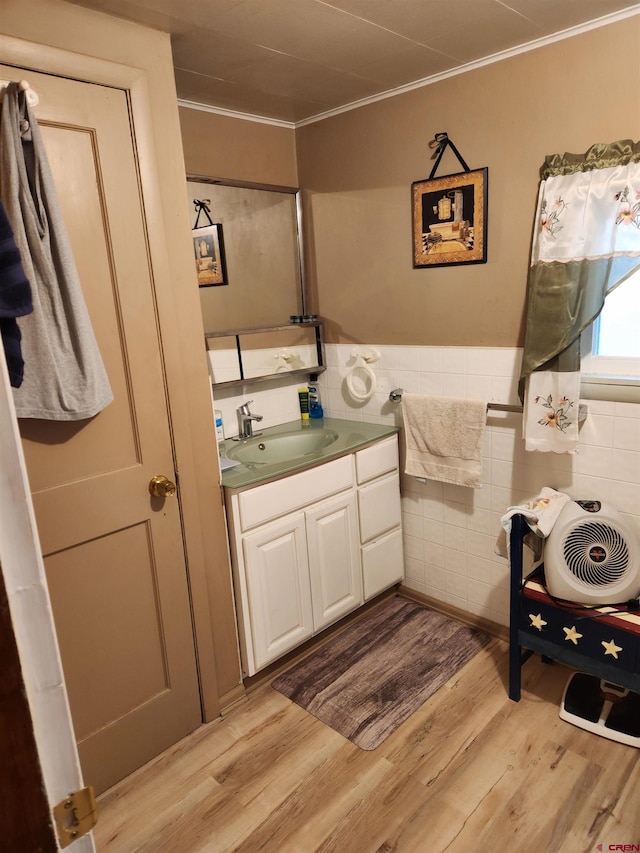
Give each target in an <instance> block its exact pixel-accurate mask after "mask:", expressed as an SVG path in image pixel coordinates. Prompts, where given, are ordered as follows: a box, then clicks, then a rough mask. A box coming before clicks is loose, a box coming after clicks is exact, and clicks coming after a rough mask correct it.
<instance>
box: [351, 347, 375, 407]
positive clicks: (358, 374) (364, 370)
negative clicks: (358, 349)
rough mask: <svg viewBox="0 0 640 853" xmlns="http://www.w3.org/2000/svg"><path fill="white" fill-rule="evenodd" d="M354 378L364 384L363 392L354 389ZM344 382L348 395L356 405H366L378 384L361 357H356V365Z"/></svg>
mask: <svg viewBox="0 0 640 853" xmlns="http://www.w3.org/2000/svg"><path fill="white" fill-rule="evenodd" d="M356 378H360V379H362V381H363V382H364V388H365V390H364V392H361V391H359V390H358V389H357V388H356V387H355V382H354V380H355V379H356ZM346 381H347V389H348V391H349V394H351V396H352V397H353V399H354V400H356V401H357V402H358V403H366V402H367V401H368V400H370V399H371V398H372V397H373V394H374V392H375V390H376V386H377V384H378V380H377V379H376V375H375V373H374V372H373V370H372V369H371V368H370V367H369V365H368V364H367V363H366V361H365V360H364V358H363V357H362V356H361V355H358V356H357V357H356V363H355V364H354V365H353V368H352V370H351V373H350V374H349V375H348V376H347V379H346Z"/></svg>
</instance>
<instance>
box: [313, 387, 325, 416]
mask: <svg viewBox="0 0 640 853" xmlns="http://www.w3.org/2000/svg"><path fill="white" fill-rule="evenodd" d="M309 417H310V418H322V417H324V411H323V409H322V405H321V403H320V392H319V391H318V389H317V388H316V386H315V385H309Z"/></svg>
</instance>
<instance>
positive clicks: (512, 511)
mask: <svg viewBox="0 0 640 853" xmlns="http://www.w3.org/2000/svg"><path fill="white" fill-rule="evenodd" d="M570 500H571V498H570V497H569V495H565V493H564V492H556V491H555V489H550V488H548V487H547V486H545V487H544V488H543V489H542V490H541V492H540V494H539V495H538V496H537V497H535V498H533V499H532V500H530V501H527V503H525V504H521V505H520V506H510V507H509V508H508V509H507V511H506V513H505V514H504V515H503V516H502V518H501V519H500V523H501V525H502V530H501V531H500V533H499V535H498V541H497V542H496V548H495V552H496V554H498V555H499V556H501V557H507V558H508V557H509V534H510V533H511V519H512V518H513V516H514V515H523V516H524V517H525V518H526V521H527V524H528V525H529V528H530V530H531V534H527V536H526V537H525V540H524V541H525V544H526V545H527V546H528V547H529V548H531V550H532V551H533V554H534V557H535V558H536V559H540V557H541V555H542V540H543V539H546V538H547V536H548V535H549V534H550V533H551V531H552V530H553V525H554V524H555V523H556V520H557V518H558V516H559V515H560V510H561V509H562V507H563V506H564V505H565V504H566V503H567V502H568V501H570Z"/></svg>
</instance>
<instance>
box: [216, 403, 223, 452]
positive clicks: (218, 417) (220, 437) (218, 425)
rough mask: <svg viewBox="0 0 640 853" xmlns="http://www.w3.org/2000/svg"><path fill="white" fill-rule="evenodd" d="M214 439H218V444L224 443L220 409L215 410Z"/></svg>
mask: <svg viewBox="0 0 640 853" xmlns="http://www.w3.org/2000/svg"><path fill="white" fill-rule="evenodd" d="M215 411H216V438H217V439H218V444H220V442H221V441H224V426H223V423H222V412H221V411H220V409H216V410H215Z"/></svg>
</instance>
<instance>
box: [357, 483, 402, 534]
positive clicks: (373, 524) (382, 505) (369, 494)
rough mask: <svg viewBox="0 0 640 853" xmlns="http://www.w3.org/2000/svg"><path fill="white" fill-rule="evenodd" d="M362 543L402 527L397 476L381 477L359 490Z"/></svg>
mask: <svg viewBox="0 0 640 853" xmlns="http://www.w3.org/2000/svg"><path fill="white" fill-rule="evenodd" d="M358 510H359V518H360V541H361V542H363V543H364V542H368V541H369V540H370V539H375V537H376V536H381V535H382V534H383V533H386V532H387V530H392V529H393V528H394V527H400V520H401V507H400V481H399V477H398V475H397V474H389V475H387V476H386V477H381V478H380V479H378V480H376V481H375V482H373V483H367V485H366V486H363V487H362V488H361V489H358Z"/></svg>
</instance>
